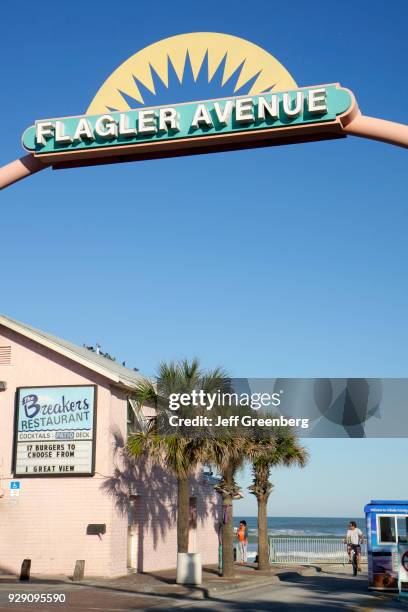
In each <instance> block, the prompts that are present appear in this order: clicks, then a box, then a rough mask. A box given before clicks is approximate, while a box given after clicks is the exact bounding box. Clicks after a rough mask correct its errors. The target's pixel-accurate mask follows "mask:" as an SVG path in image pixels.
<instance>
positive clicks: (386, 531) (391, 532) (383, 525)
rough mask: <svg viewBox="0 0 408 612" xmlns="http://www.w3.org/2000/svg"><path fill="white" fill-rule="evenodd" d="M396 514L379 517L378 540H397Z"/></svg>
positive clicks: (387, 541)
mask: <svg viewBox="0 0 408 612" xmlns="http://www.w3.org/2000/svg"><path fill="white" fill-rule="evenodd" d="M395 518H396V517H395V516H379V517H378V529H377V533H378V542H379V543H382V544H385V543H390V542H396V541H397V532H396V524H395V523H396V521H395Z"/></svg>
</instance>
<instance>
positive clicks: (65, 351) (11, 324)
mask: <svg viewBox="0 0 408 612" xmlns="http://www.w3.org/2000/svg"><path fill="white" fill-rule="evenodd" d="M0 325H3V326H4V327H6V328H7V329H11V330H12V331H14V332H16V333H18V334H20V335H21V336H25V337H26V338H29V339H30V340H33V341H34V342H37V343H38V344H41V345H42V346H45V347H47V348H49V349H51V350H52V351H54V352H56V353H58V354H60V355H63V356H64V357H66V358H67V359H70V360H71V361H74V362H75V363H79V364H80V365H82V366H84V367H86V368H88V370H92V371H93V372H96V373H97V374H100V375H101V376H104V377H105V378H107V379H108V380H110V381H111V382H113V383H115V384H117V385H118V386H122V387H123V386H124V387H126V388H127V389H133V388H134V387H135V384H134V383H132V382H130V381H129V380H126V379H125V378H124V377H122V376H120V375H119V374H115V373H113V372H112V371H111V370H109V368H104V367H103V366H102V365H98V364H96V363H95V362H93V361H92V360H91V359H89V360H88V359H86V358H85V357H82V356H81V355H78V353H75V351H72V350H70V349H69V348H67V347H63V346H61V345H60V344H58V343H57V342H54V341H52V340H51V339H49V338H46V337H44V336H43V335H42V334H41V333H40V332H39V331H34V330H31V329H27V328H25V327H24V326H23V325H20V324H19V323H18V322H17V321H13V320H11V319H9V318H7V317H5V316H3V315H0Z"/></svg>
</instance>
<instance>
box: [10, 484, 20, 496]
mask: <svg viewBox="0 0 408 612" xmlns="http://www.w3.org/2000/svg"><path fill="white" fill-rule="evenodd" d="M10 495H11V497H18V496H19V495H20V481H19V480H10Z"/></svg>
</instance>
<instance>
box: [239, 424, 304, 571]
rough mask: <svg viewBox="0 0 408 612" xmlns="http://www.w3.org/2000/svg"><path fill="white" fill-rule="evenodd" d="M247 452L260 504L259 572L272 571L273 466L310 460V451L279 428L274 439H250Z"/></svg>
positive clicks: (252, 486) (271, 437) (275, 431)
mask: <svg viewBox="0 0 408 612" xmlns="http://www.w3.org/2000/svg"><path fill="white" fill-rule="evenodd" d="M247 453H248V454H249V456H250V457H251V459H252V473H253V484H252V485H251V486H250V487H248V488H249V490H250V491H251V493H253V495H255V497H256V499H257V502H258V569H260V570H266V569H269V567H270V566H269V554H268V526H267V504H268V498H269V495H270V494H271V492H272V490H273V484H272V483H271V482H270V480H269V476H270V471H271V469H272V468H273V467H276V466H278V465H284V466H287V467H290V466H293V465H297V466H299V467H304V466H305V465H306V463H307V461H308V457H309V455H308V452H307V450H306V449H305V448H304V447H303V446H302V445H301V444H300V443H299V441H298V439H297V437H296V436H295V435H294V434H293V433H292V432H291V431H290V430H287V429H285V428H276V429H275V430H272V431H271V434H270V436H269V435H268V436H266V437H262V438H261V439H259V440H249V441H248V449H247Z"/></svg>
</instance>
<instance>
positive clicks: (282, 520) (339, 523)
mask: <svg viewBox="0 0 408 612" xmlns="http://www.w3.org/2000/svg"><path fill="white" fill-rule="evenodd" d="M243 519H244V520H245V521H246V522H247V527H248V551H249V553H252V554H251V555H250V556H251V557H252V556H253V555H254V553H255V551H256V550H257V543H258V519H257V517H256V516H234V528H235V529H237V528H238V526H239V522H240V521H242V520H243ZM350 520H352V521H356V523H357V527H359V528H360V529H361V531H362V532H363V534H364V535H365V519H364V518H355V517H346V518H341V517H340V518H339V517H335V518H333V517H326V516H316V517H309V516H305V517H302V516H296V517H284V516H270V517H268V534H269V535H275V536H282V537H289V538H290V537H293V538H299V537H300V538H302V537H304V538H305V537H313V536H315V537H318V536H320V537H325V538H338V537H344V536H345V535H346V531H347V526H348V524H349V521H350Z"/></svg>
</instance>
